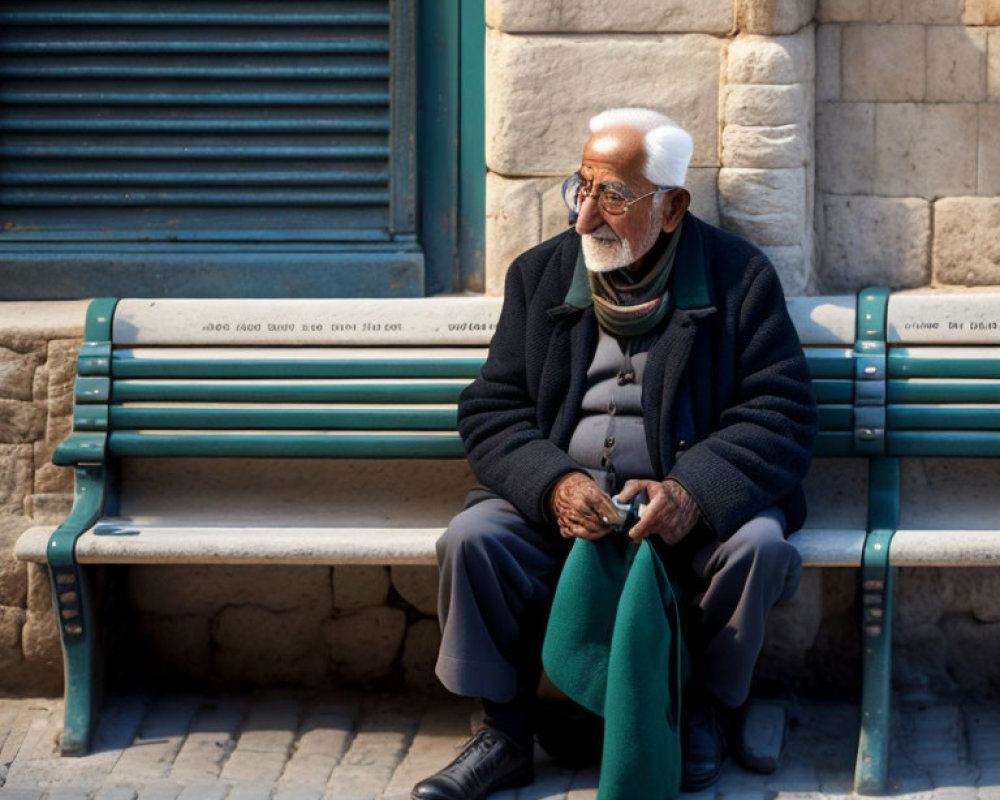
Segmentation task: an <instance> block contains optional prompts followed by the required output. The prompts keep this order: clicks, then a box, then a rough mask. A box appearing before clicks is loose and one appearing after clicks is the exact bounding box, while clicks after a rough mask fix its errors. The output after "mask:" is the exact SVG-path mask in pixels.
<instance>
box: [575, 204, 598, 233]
mask: <svg viewBox="0 0 1000 800" xmlns="http://www.w3.org/2000/svg"><path fill="white" fill-rule="evenodd" d="M603 224H604V217H602V216H601V210H600V206H598V204H597V198H595V197H591V196H590V195H584V197H583V201H582V202H581V203H580V211H579V215H578V216H577V218H576V232H577V233H593V232H594V231H596V230H597V229H598V228H599V227H601V226H602V225H603Z"/></svg>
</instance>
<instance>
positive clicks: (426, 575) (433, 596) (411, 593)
mask: <svg viewBox="0 0 1000 800" xmlns="http://www.w3.org/2000/svg"><path fill="white" fill-rule="evenodd" d="M392 585H393V587H394V588H395V590H396V591H397V592H399V596H400V597H402V598H403V599H404V600H405V601H406V602H407V603H409V604H410V605H411V606H413V607H414V608H415V609H417V611H419V612H420V613H421V614H428V615H430V616H434V615H435V614H437V598H438V570H437V567H418V566H401V565H395V566H393V567H392Z"/></svg>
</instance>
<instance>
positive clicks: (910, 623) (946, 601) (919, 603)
mask: <svg viewBox="0 0 1000 800" xmlns="http://www.w3.org/2000/svg"><path fill="white" fill-rule="evenodd" d="M973 571H974V572H979V571H980V570H973ZM952 586H953V584H952V582H950V581H946V580H944V579H943V576H942V570H941V569H939V568H937V567H920V568H914V569H907V568H905V567H904V568H902V569H900V571H899V576H898V578H897V580H896V616H895V620H896V621H897V622H898V624H899V625H900V626H902V627H904V628H916V627H919V626H921V625H935V624H937V622H938V620H940V619H941V617H942V616H943V615H944V613H945V612H946V611H948V610H950V609H952V608H953V590H952Z"/></svg>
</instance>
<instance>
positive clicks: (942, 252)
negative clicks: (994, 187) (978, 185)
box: [933, 197, 1000, 286]
mask: <svg viewBox="0 0 1000 800" xmlns="http://www.w3.org/2000/svg"><path fill="white" fill-rule="evenodd" d="M998 230H1000V197H949V198H945V199H942V200H938V201H937V202H936V203H935V204H934V248H933V265H934V280H935V281H939V282H941V283H947V284H959V285H967V286H985V285H994V284H1000V236H997V231H998Z"/></svg>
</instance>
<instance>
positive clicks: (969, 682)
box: [942, 614, 1000, 691]
mask: <svg viewBox="0 0 1000 800" xmlns="http://www.w3.org/2000/svg"><path fill="white" fill-rule="evenodd" d="M942 627H943V630H944V633H945V636H946V637H947V639H948V671H949V672H950V673H951V675H952V677H953V678H954V679H955V681H956V682H957V683H958V685H959V687H960V688H962V689H970V690H974V691H984V690H986V689H987V688H988V687H990V686H992V687H993V689H994V691H995V690H996V688H997V687H1000V623H996V622H994V623H984V622H976V620H974V619H973V618H972V617H970V616H968V615H965V614H956V615H954V616H951V617H948V618H946V619H945V620H944V622H943V626H942Z"/></svg>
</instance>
